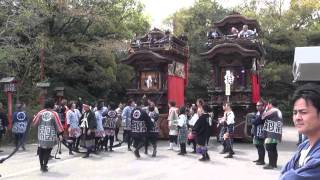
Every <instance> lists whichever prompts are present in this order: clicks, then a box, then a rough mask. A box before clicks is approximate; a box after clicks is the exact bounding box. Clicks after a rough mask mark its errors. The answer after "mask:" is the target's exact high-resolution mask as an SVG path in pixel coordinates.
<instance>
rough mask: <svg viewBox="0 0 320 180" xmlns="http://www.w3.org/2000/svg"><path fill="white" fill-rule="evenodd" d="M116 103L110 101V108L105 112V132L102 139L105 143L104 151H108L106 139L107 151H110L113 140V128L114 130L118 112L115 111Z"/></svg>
mask: <svg viewBox="0 0 320 180" xmlns="http://www.w3.org/2000/svg"><path fill="white" fill-rule="evenodd" d="M116 107H117V106H116V104H114V103H110V109H109V111H108V112H107V114H106V122H105V133H106V137H105V139H104V144H105V151H108V141H109V142H110V144H109V151H110V152H112V151H113V150H112V146H113V142H114V136H115V130H116V124H117V120H118V113H117V111H115V109H116Z"/></svg>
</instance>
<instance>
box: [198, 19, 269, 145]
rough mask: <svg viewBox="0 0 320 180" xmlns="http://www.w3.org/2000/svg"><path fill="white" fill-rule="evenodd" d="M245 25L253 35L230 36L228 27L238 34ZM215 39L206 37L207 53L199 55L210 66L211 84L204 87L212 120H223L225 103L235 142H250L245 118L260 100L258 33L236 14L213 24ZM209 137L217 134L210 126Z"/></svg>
mask: <svg viewBox="0 0 320 180" xmlns="http://www.w3.org/2000/svg"><path fill="white" fill-rule="evenodd" d="M243 25H248V27H249V29H250V30H252V32H253V35H251V36H248V37H238V36H237V35H232V34H231V29H232V27H235V28H237V29H238V30H239V32H240V30H241V29H242V27H243ZM213 29H215V30H216V35H217V36H215V37H212V36H208V41H207V43H206V45H207V47H208V51H207V52H205V53H202V54H201V56H202V57H203V59H204V60H207V61H209V62H210V64H211V66H212V69H211V73H212V74H211V76H212V79H211V82H209V83H208V84H209V86H208V94H209V97H210V99H209V100H208V102H209V104H210V105H211V106H212V107H213V112H214V120H216V122H217V119H218V117H222V116H223V109H222V104H223V103H224V102H227V101H229V102H230V103H231V106H232V109H233V111H234V113H235V116H236V119H235V134H234V136H235V138H242V139H243V138H244V139H248V138H250V131H251V124H250V122H249V120H247V119H248V118H247V114H248V113H250V112H254V111H255V103H256V102H257V101H258V100H259V99H260V83H259V71H260V70H261V68H262V67H263V63H264V60H263V57H264V55H265V51H264V49H263V48H262V43H261V41H260V40H259V36H261V34H260V33H261V29H260V26H259V23H258V22H257V21H256V20H254V19H248V18H246V17H244V16H242V15H240V14H232V15H229V16H226V17H225V18H223V19H222V20H220V21H218V22H215V23H214V26H213ZM213 127H214V129H213V135H215V136H216V135H217V134H218V132H219V131H218V129H217V126H215V125H214V126H213Z"/></svg>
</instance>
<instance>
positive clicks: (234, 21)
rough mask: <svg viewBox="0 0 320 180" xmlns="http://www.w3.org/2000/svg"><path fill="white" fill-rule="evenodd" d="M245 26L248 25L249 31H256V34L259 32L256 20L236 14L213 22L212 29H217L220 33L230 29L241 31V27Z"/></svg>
mask: <svg viewBox="0 0 320 180" xmlns="http://www.w3.org/2000/svg"><path fill="white" fill-rule="evenodd" d="M245 24H247V25H248V27H249V29H252V30H254V29H256V31H257V32H258V33H259V32H260V31H261V28H260V25H259V23H258V21H257V20H255V19H249V18H247V17H245V16H242V15H240V14H238V13H236V14H231V15H228V16H226V17H224V18H223V19H222V20H220V21H218V22H215V23H214V27H216V28H217V29H219V30H220V31H221V32H228V31H229V30H230V29H231V27H236V28H237V29H238V30H239V31H240V30H241V29H242V26H243V25H245Z"/></svg>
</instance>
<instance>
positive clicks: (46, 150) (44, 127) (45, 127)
mask: <svg viewBox="0 0 320 180" xmlns="http://www.w3.org/2000/svg"><path fill="white" fill-rule="evenodd" d="M53 108H54V101H53V99H47V100H46V102H45V105H44V109H43V110H41V111H40V112H38V113H37V115H36V116H35V117H34V119H33V125H35V126H38V155H39V161H40V167H41V171H42V172H47V171H48V166H47V164H48V161H49V156H50V153H51V151H52V148H53V146H55V145H56V144H57V140H58V137H59V139H60V141H62V134H63V126H62V124H61V121H60V118H59V115H58V113H57V112H55V111H53Z"/></svg>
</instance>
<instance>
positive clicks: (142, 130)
mask: <svg viewBox="0 0 320 180" xmlns="http://www.w3.org/2000/svg"><path fill="white" fill-rule="evenodd" d="M151 127H152V121H151V119H150V117H149V115H148V114H147V112H146V111H144V110H142V109H141V102H137V107H135V108H134V109H133V110H132V112H131V137H132V138H133V146H134V148H135V150H134V155H135V156H136V157H137V158H140V153H139V150H140V148H141V147H143V146H144V145H145V142H146V137H147V134H148V132H149V131H150V129H151Z"/></svg>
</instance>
